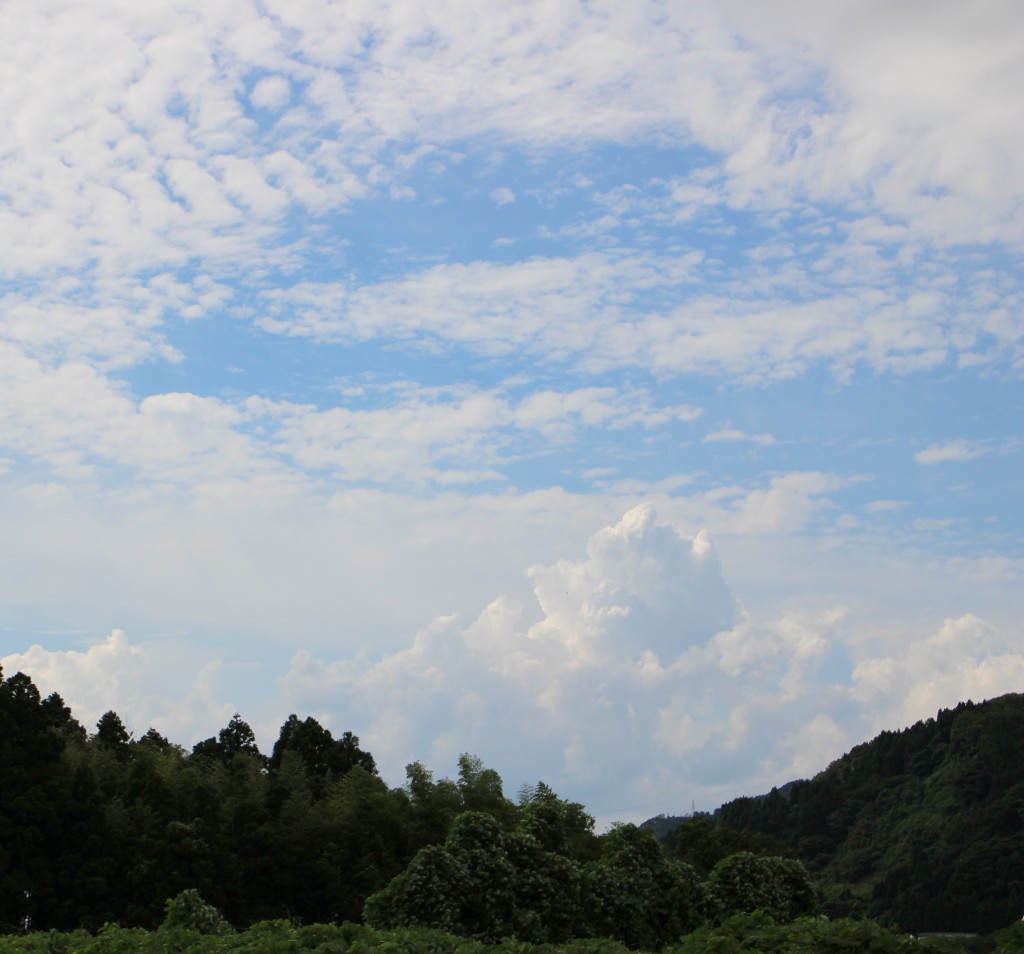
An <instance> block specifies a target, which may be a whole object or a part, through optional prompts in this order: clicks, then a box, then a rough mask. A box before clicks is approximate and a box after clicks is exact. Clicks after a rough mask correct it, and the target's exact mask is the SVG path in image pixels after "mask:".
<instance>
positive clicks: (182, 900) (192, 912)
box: [160, 888, 234, 934]
mask: <svg viewBox="0 0 1024 954" xmlns="http://www.w3.org/2000/svg"><path fill="white" fill-rule="evenodd" d="M166 911H167V916H166V917H165V918H164V922H163V924H161V925H160V929H161V930H164V931H170V930H174V929H178V928H180V929H181V930H184V931H196V932H198V933H199V934H230V933H231V932H232V931H233V930H234V929H233V928H232V927H231V925H230V924H228V922H227V921H225V920H224V916H223V915H222V914H221V913H220V911H218V910H217V909H216V908H215V907H214V906H213V905H212V904H207V903H206V902H205V901H204V900H203V899H202V897H201V896H200V894H199V892H198V891H196V889H195V888H187V889H186V890H185V891H182V892H181V894H179V895H178V896H177V897H174V898H171V899H169V900H168V902H167V905H166Z"/></svg>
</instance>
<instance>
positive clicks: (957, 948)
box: [0, 912, 1024, 954]
mask: <svg viewBox="0 0 1024 954" xmlns="http://www.w3.org/2000/svg"><path fill="white" fill-rule="evenodd" d="M185 952H188V954H630V949H629V948H628V947H626V946H625V945H623V944H621V943H619V942H617V941H613V940H609V939H602V938H587V939H579V940H574V941H571V942H567V943H565V944H559V945H553V944H529V943H526V942H524V941H518V940H514V939H510V938H509V939H504V940H502V941H500V942H498V943H495V944H485V943H483V942H481V941H476V940H471V939H466V938H462V937H458V936H457V935H453V934H448V933H445V932H442V931H432V930H424V929H403V930H391V931H383V930H375V929H373V928H370V927H368V926H366V925H360V924H352V923H348V922H346V923H344V924H340V925H335V924H311V925H306V926H297V925H294V924H292V923H291V922H290V921H285V920H276V921H264V922H260V923H258V924H254V925H253V926H252V927H251V928H249V930H247V931H239V932H235V931H231V930H228V931H226V932H223V933H203V932H201V931H196V930H192V929H189V928H185V927H180V926H177V927H175V926H167V925H165V926H163V927H161V928H159V929H158V930H155V931H146V930H144V929H142V928H122V927H118V926H117V925H106V926H104V927H103V928H101V929H100V930H99V931H97V932H96V933H95V934H91V933H89V932H87V931H83V930H79V931H72V932H69V933H59V932H57V931H47V932H36V933H29V934H25V935H9V936H6V937H0V954H185ZM755 952H759V954H829V952H834V954H845V952H849V954H903V952H906V954H957V952H963V954H981V952H994V954H1024V925H1021V924H1018V925H1014V926H1013V927H1011V928H1009V929H1007V930H1004V931H1001V932H998V933H997V934H996V935H995V936H994V937H989V938H979V939H975V940H924V941H919V940H916V939H914V938H912V937H910V936H909V935H905V934H898V933H895V932H893V931H889V930H887V929H885V928H882V927H880V926H879V925H878V924H876V923H875V922H872V921H863V920H852V919H838V920H829V919H827V918H822V917H808V918H798V919H797V920H796V921H793V922H791V923H789V924H777V923H776V922H775V921H773V920H772V919H771V918H770V917H768V916H767V915H764V914H762V913H760V912H757V913H754V914H746V915H736V916H734V917H732V918H728V919H727V920H726V921H724V922H723V923H722V924H720V925H717V926H710V925H709V926H706V927H703V928H700V929H698V930H697V931H694V932H693V933H692V934H690V935H688V936H687V937H686V938H684V939H683V940H682V941H681V942H680V943H679V944H676V945H674V946H672V947H669V948H667V949H666V954H755Z"/></svg>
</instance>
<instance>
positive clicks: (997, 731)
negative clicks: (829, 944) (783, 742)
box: [716, 694, 1024, 932]
mask: <svg viewBox="0 0 1024 954" xmlns="http://www.w3.org/2000/svg"><path fill="white" fill-rule="evenodd" d="M716 820H717V822H718V823H719V824H721V825H725V826H728V827H732V828H737V829H740V830H744V831H752V832H763V833H765V834H769V835H773V836H774V837H776V838H778V839H779V840H781V841H782V842H783V843H784V844H786V845H788V846H790V847H791V848H793V849H794V850H795V851H796V852H797V853H798V855H799V857H800V858H801V859H802V860H803V861H804V863H805V864H806V865H807V867H808V869H809V870H810V871H811V873H812V875H813V876H814V878H815V880H816V882H817V883H818V885H819V887H820V889H821V891H822V894H823V896H824V898H825V900H826V905H827V909H828V910H829V911H830V912H831V913H834V914H836V915H839V914H844V915H848V914H854V915H865V916H868V917H872V918H876V919H878V920H880V921H882V922H883V923H889V924H893V925H899V926H900V927H901V928H903V929H905V930H911V931H943V930H950V931H952V930H958V931H978V932H987V931H991V930H994V929H996V928H999V927H1003V926H1005V925H1006V924H1009V923H1010V922H1012V921H1014V920H1017V919H1018V918H1020V917H1021V915H1022V914H1024V695H1021V694H1010V695H1006V696H1002V697H1000V698H998V699H992V700H990V701H988V702H984V703H980V704H974V703H971V702H964V703H961V704H960V705H958V706H957V707H956V708H955V709H945V710H942V711H940V712H939V713H938V714H937V716H936V718H934V719H928V720H926V721H924V722H918V723H917V724H916V725H913V726H911V727H910V728H908V729H905V730H903V731H902V732H883V733H882V734H881V735H879V736H878V737H877V738H875V739H874V740H872V741H871V742H867V743H865V744H863V745H859V746H857V747H856V748H854V749H852V750H851V751H850V752H849V753H847V754H846V755H844V756H843V757H842V758H840V759H837V760H836V761H835V762H833V763H832V764H831V765H830V766H829V767H828V768H827V769H825V771H823V772H821V773H820V774H819V775H817V776H815V777H814V778H813V779H810V780H807V781H799V782H795V783H793V784H791V785H788V786H787V787H786V791H785V793H783V792H781V791H779V790H777V789H773V790H772V792H770V793H769V794H768V795H766V796H762V797H759V798H739V799H736V800H735V801H732V802H728V803H727V804H725V805H723V806H722V807H721V808H720V809H719V810H718V812H717V813H716Z"/></svg>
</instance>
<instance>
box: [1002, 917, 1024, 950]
mask: <svg viewBox="0 0 1024 954" xmlns="http://www.w3.org/2000/svg"><path fill="white" fill-rule="evenodd" d="M996 951H997V952H998V954H1024V919H1022V920H1020V921H1018V922H1017V923H1016V924H1012V925H1010V927H1008V928H1004V929H1003V930H1002V931H998V932H997V933H996Z"/></svg>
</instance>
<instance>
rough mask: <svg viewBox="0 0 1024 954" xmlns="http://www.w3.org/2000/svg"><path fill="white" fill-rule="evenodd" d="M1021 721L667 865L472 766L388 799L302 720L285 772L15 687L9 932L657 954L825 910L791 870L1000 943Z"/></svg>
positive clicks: (357, 758)
mask: <svg viewBox="0 0 1024 954" xmlns="http://www.w3.org/2000/svg"><path fill="white" fill-rule="evenodd" d="M1022 719H1024V705H1022V699H1021V697H1019V696H1012V697H1004V699H1002V700H996V701H994V702H992V703H986V704H985V705H983V706H973V705H971V704H965V705H962V706H960V707H958V708H957V709H956V710H953V711H952V712H951V713H940V714H939V717H938V719H936V720H929V722H928V723H922V724H919V725H918V726H915V727H913V728H912V729H909V730H907V731H906V732H903V733H884V734H883V735H882V736H881V737H880V738H879V739H876V740H875V742H873V743H870V744H869V745H866V746H860V747H858V748H857V749H855V750H853V751H852V752H851V753H850V754H849V755H847V756H844V758H843V759H840V760H839V761H838V762H836V763H835V764H834V765H832V766H830V767H829V768H828V769H827V770H826V771H825V772H823V773H822V774H821V775H820V776H818V777H817V778H815V779H813V780H811V781H809V782H799V783H794V784H793V785H791V786H788V787H787V788H786V790H785V791H784V792H782V791H773V792H772V793H771V794H769V795H768V796H764V797H761V798H756V799H753V798H752V799H738V800H736V801H734V802H731V803H729V804H728V805H725V806H723V807H722V809H720V811H719V812H718V813H717V815H716V816H715V817H714V818H712V817H710V816H703V817H698V818H694V819H689V820H687V821H686V822H685V823H684V824H682V825H681V826H679V825H677V826H675V829H674V831H673V832H672V834H671V836H670V838H669V839H668V842H667V844H665V845H662V846H659V844H658V842H657V841H656V839H655V837H654V835H653V833H652V832H651V831H649V830H644V829H638V828H636V827H635V826H631V825H627V826H619V827H617V828H614V829H613V830H612V831H611V832H609V833H607V834H605V835H600V836H599V835H596V834H595V833H594V831H593V819H592V818H591V816H590V815H589V814H588V813H587V812H586V810H585V809H584V807H583V806H582V805H580V804H578V803H575V802H571V801H566V800H563V799H561V798H559V797H558V796H557V795H556V794H555V793H554V792H553V791H552V790H551V789H550V788H548V787H547V786H546V785H544V784H543V783H541V782H538V783H537V784H535V785H531V786H525V787H524V788H523V789H522V790H521V791H520V793H519V796H518V798H517V799H516V800H514V801H513V800H511V799H509V798H507V797H506V796H505V794H504V792H503V790H502V781H501V778H500V777H499V776H498V774H497V773H496V772H494V771H493V770H491V769H488V768H486V767H485V766H484V764H483V763H482V762H481V760H480V759H478V758H476V757H474V756H471V755H463V756H462V757H461V758H460V759H459V765H458V777H457V779H455V780H451V779H446V778H442V779H435V778H434V776H433V774H432V773H431V772H430V770H429V769H427V768H426V767H425V766H423V765H422V764H420V763H413V764H411V765H409V766H407V778H406V783H405V784H404V785H403V786H401V787H399V788H389V787H388V786H387V785H386V784H385V783H384V782H383V781H382V780H381V779H380V778H379V776H378V774H377V769H376V765H375V762H374V759H373V757H372V755H371V754H370V753H369V752H367V751H365V750H363V749H362V748H361V747H360V743H359V739H358V738H357V737H356V736H354V735H352V734H351V733H348V732H346V733H344V734H342V735H341V736H340V737H339V738H335V737H334V736H333V735H332V733H331V732H330V731H328V730H327V729H325V728H324V727H323V726H321V725H320V724H319V723H317V722H316V720H314V719H311V718H307V719H304V720H300V719H299V718H298V717H297V716H294V715H293V716H291V717H290V718H289V719H288V720H287V721H286V722H285V723H284V725H283V726H282V727H281V730H280V734H279V736H278V739H277V741H276V742H275V744H274V747H273V751H272V752H271V754H270V755H269V756H268V755H264V754H263V753H261V752H260V751H259V749H258V747H257V745H256V741H255V738H254V736H253V733H252V730H251V729H250V727H249V726H248V725H247V724H246V723H245V722H244V721H243V720H242V718H241V717H240V716H238V715H236V716H235V717H234V718H233V719H232V720H231V721H230V722H229V724H228V725H227V726H225V728H224V729H222V730H221V731H220V733H219V734H218V735H217V736H216V737H213V738H210V739H207V740H204V741H203V742H200V743H199V744H197V745H195V746H194V747H193V748H192V749H191V750H190V751H187V750H185V749H183V748H182V747H181V746H178V745H175V744H173V743H172V742H170V741H169V740H167V739H166V738H164V737H163V736H161V735H160V734H159V733H158V732H156V731H154V730H152V729H150V730H149V731H147V732H145V733H144V734H143V735H141V736H140V737H139V738H137V739H136V738H133V737H132V734H131V733H130V732H129V731H128V729H127V728H126V727H125V726H124V725H123V723H122V721H121V719H120V718H119V717H118V716H117V715H116V714H115V713H114V712H108V713H106V714H105V715H104V716H103V718H102V719H100V721H99V723H98V724H97V726H96V729H95V731H94V732H92V733H89V732H87V731H86V730H85V728H83V727H82V726H81V725H80V724H79V723H78V722H77V721H76V720H75V718H74V717H73V715H72V713H71V712H70V710H69V709H68V708H67V706H65V704H64V703H63V701H62V700H61V699H60V697H59V696H57V695H51V696H49V697H47V698H42V696H41V695H40V693H39V691H38V689H37V688H36V687H35V685H34V684H33V683H32V681H31V679H29V678H28V677H27V676H25V675H23V674H21V673H17V674H15V675H13V676H10V677H9V678H7V679H3V678H2V674H0V780H2V784H0V933H15V932H18V931H23V930H25V929H26V928H32V929H35V930H40V929H42V930H49V929H58V930H72V929H76V928H86V929H90V930H95V929H98V928H100V927H101V926H102V925H104V924H107V923H117V924H120V925H122V926H124V927H126V928H130V927H139V928H146V929H152V928H155V927H156V926H157V925H159V924H161V923H162V919H163V918H164V916H165V906H166V902H167V899H169V898H175V897H179V896H180V895H181V893H182V892H184V891H186V890H191V889H197V891H198V894H199V895H201V897H202V898H203V899H204V903H209V904H210V905H212V906H214V907H215V908H216V909H218V910H219V911H222V912H223V914H224V916H225V917H226V918H227V920H228V922H230V924H233V925H236V926H245V925H250V924H254V923H257V922H263V921H266V920H268V919H285V920H287V921H288V922H290V923H303V924H312V923H318V922H319V923H325V922H334V923H340V922H343V921H351V922H361V921H363V920H364V919H365V920H366V921H367V922H368V924H370V925H372V926H374V927H376V928H378V929H380V930H405V929H416V930H418V929H441V930H443V931H448V932H451V933H452V934H455V935H461V936H466V937H474V938H476V939H478V940H480V941H485V942H495V941H497V940H499V939H500V938H502V937H507V936H513V937H517V938H519V939H521V940H523V941H524V942H525V941H531V942H536V943H563V942H565V941H566V940H567V939H571V938H580V937H587V936H599V937H615V938H618V939H619V940H620V941H622V942H623V943H626V944H628V945H630V946H632V947H640V948H643V949H647V950H654V949H658V948H661V947H664V946H666V945H671V944H673V943H676V942H678V941H679V939H680V938H682V937H684V936H688V935H689V934H690V933H692V932H693V931H694V930H695V929H698V928H701V925H705V926H706V925H714V924H719V923H724V922H727V921H729V920H730V918H732V917H734V916H736V915H739V914H741V913H743V912H750V911H753V910H754V909H755V908H756V909H760V910H762V911H764V912H767V913H768V914H769V915H770V916H772V917H774V918H775V919H776V920H777V921H779V922H780V923H782V922H787V921H791V920H792V919H794V918H800V917H801V916H803V915H806V914H809V913H812V912H814V911H815V910H817V909H818V905H819V900H820V899H818V898H816V897H815V895H814V891H813V889H812V888H811V884H810V881H809V879H808V877H807V874H806V871H805V869H804V867H803V866H802V865H801V863H800V861H799V860H798V858H802V859H805V860H806V862H807V864H808V866H809V867H810V869H811V870H812V871H813V872H814V874H815V877H816V878H817V880H818V883H819V885H820V886H821V888H822V894H823V898H824V902H825V904H826V907H827V909H828V910H830V911H831V912H833V913H835V914H845V913H851V914H855V915H859V914H869V915H871V916H872V917H876V918H879V919H881V920H883V921H885V922H888V923H891V924H894V925H900V926H902V927H904V928H908V927H914V928H916V929H918V930H922V929H942V928H946V927H948V928H953V929H960V930H964V929H980V930H990V929H992V928H996V927H1003V926H1005V925H1006V924H1008V923H1009V922H1010V921H1012V920H1015V919H1016V918H1017V917H1019V913H1020V912H1019V911H1018V907H1020V906H1021V905H1020V904H1019V903H1018V901H1019V899H1020V897H1021V895H1020V880H1019V875H1018V874H1017V872H1018V871H1019V870H1020V864H1019V863H1020V860H1021V854H1020V841H1021V817H1022V813H1021V808H1022V806H1021V794H1022V792H1021V780H1022V774H1021V741H1020V740H1021V738H1022V735H1021V731H1020V730H1021V728H1024V721H1022ZM943 866H944V867H943ZM986 866H987V867H986ZM1014 866H1016V867H1014ZM918 878H920V879H921V880H920V881H918V880H915V879H918ZM922 883H923V884H924V885H925V888H924V889H923V890H924V892H925V893H922V890H921V889H919V887H918V886H919V884H922ZM928 890H931V891H934V892H940V896H941V897H942V898H943V899H945V901H946V902H947V909H948V913H950V917H949V918H945V917H944V913H945V912H936V911H934V910H933V908H934V906H932V907H929V906H928V903H922V900H923V901H924V902H929V901H930V899H929V898H928V897H927V896H926V892H927V891H928ZM957 892H960V893H959V894H958V893H957ZM972 906H973V907H972ZM969 908H970V911H968V909H969ZM972 912H973V914H972Z"/></svg>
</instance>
